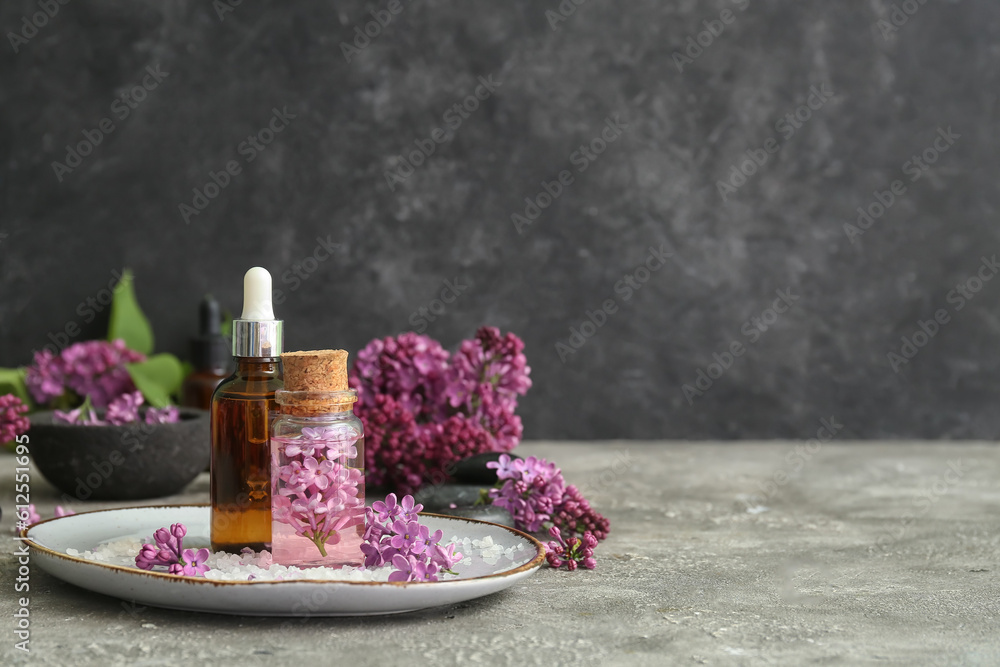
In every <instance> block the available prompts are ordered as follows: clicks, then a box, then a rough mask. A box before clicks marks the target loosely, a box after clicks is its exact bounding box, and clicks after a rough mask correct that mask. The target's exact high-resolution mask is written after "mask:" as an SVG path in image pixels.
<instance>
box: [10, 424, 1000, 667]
mask: <svg viewBox="0 0 1000 667" xmlns="http://www.w3.org/2000/svg"><path fill="white" fill-rule="evenodd" d="M522 448H523V450H524V452H523V453H524V454H526V455H527V454H533V455H536V456H544V457H546V458H549V459H551V460H554V461H557V462H558V463H559V464H560V465H561V466H562V468H563V470H564V472H565V473H566V476H567V478H568V479H569V480H570V481H571V482H573V483H576V484H578V485H579V486H580V487H581V488H585V489H587V494H588V496H589V497H590V498H591V500H592V501H593V503H594V505H595V506H596V507H597V508H599V509H600V511H601V512H603V513H605V514H606V515H607V516H608V517H609V518H610V519H611V524H612V529H611V535H610V537H609V538H608V540H607V541H606V542H604V543H602V544H601V545H600V546H599V547H598V549H597V557H598V569H597V570H595V571H593V572H574V573H567V572H565V571H558V572H557V571H553V570H551V569H543V570H542V571H540V572H538V573H537V574H536V575H534V576H533V577H531V578H529V579H528V580H526V581H525V582H524V583H523V584H521V585H519V586H516V587H514V588H512V589H510V590H508V591H506V592H503V593H499V594H497V595H494V596H491V597H487V598H483V599H479V600H475V601H471V602H468V603H464V604H460V605H456V606H451V607H443V608H438V609H430V610H427V611H422V612H416V613H410V614H405V615H401V616H395V617H384V618H347V619H318V618H317V619H309V620H304V621H301V622H296V623H293V624H292V626H291V628H290V629H289V628H288V627H286V625H285V623H284V621H282V620H281V619H268V618H251V617H226V616H211V615H203V614H195V613H186V612H176V611H169V610H162V609H154V608H144V607H136V606H134V605H130V604H129V603H128V602H127V601H125V602H122V601H120V600H116V599H112V598H108V597H104V596H100V595H95V594H93V593H89V592H86V591H83V590H80V589H77V588H74V587H73V586H70V585H68V584H64V583H62V582H60V581H59V580H56V579H54V578H52V577H50V576H48V575H46V574H45V573H43V572H41V571H39V570H38V569H37V568H34V567H33V568H32V569H31V574H30V582H29V583H30V587H31V588H30V591H28V592H27V593H23V595H25V596H27V597H30V611H31V616H30V618H31V649H32V654H31V656H30V664H32V665H53V666H54V665H66V664H72V665H81V666H83V665H101V666H102V667H119V666H123V667H124V666H126V665H135V664H154V663H155V664H172V665H176V664H192V665H195V664H197V665H202V664H219V665H224V664H232V663H234V662H239V663H240V664H245V665H260V666H262V667H263V666H270V665H275V664H317V665H318V664H326V663H327V662H328V661H329V658H330V656H337V660H338V661H339V662H343V663H344V664H358V665H369V664H370V665H376V664H380V665H384V664H406V663H409V662H412V660H413V656H414V655H417V656H420V660H421V661H424V662H428V663H433V664H436V665H478V664H481V665H509V666H511V667H514V666H518V665H564V664H581V665H583V664H593V665H642V666H646V665H648V666H650V667H661V666H662V665H665V664H675V665H688V664H690V665H699V664H708V665H742V666H747V667H756V666H758V665H762V666H763V665H795V666H798V665H810V664H822V665H845V666H848V665H850V666H852V667H853V666H856V665H893V666H896V665H898V666H901V667H902V666H911V665H941V666H949V667H951V666H955V665H977V666H979V665H996V664H998V663H1000V635H998V633H997V623H998V620H997V619H998V618H1000V565H998V559H997V553H998V551H997V548H998V544H997V539H998V538H997V535H998V530H1000V528H998V522H997V517H998V516H1000V456H998V454H1000V452H998V450H997V447H996V446H995V445H992V444H985V443H923V442H895V443H885V442H882V443H855V442H845V443H836V442H828V443H825V444H822V445H819V446H818V447H817V445H816V444H815V443H813V444H811V445H806V444H804V443H795V442H773V443H759V442H753V443H746V444H742V445H732V444H720V443H669V444H666V443H652V442H621V441H619V442H602V443H588V444H582V443H540V442H532V443H526V444H525V445H523V447H522ZM13 465H14V464H13V459H12V458H11V457H0V497H2V498H5V499H7V501H6V502H9V499H10V498H12V497H13V478H14V475H13ZM31 494H32V495H31V497H32V501H33V502H35V503H37V504H38V505H39V506H40V509H41V511H42V514H43V515H44V516H51V513H52V508H53V506H54V504H55V502H56V498H57V496H56V493H55V491H54V490H53V489H52V488H51V487H49V486H48V485H47V484H46V483H45V482H44V481H43V480H41V479H40V478H39V477H37V476H33V477H32V482H31ZM207 499H208V478H207V476H202V477H200V478H199V479H197V480H196V481H195V482H194V483H193V484H192V485H191V486H190V487H188V489H187V490H186V492H185V493H184V494H183V495H180V496H177V497H176V498H173V499H172V500H173V501H176V502H205V501H207ZM123 505H124V503H105V502H101V503H90V504H78V505H76V506H74V508H75V509H77V510H81V509H88V508H97V507H112V506H115V507H120V506H123ZM8 507H9V506H8ZM10 526H11V517H10V512H4V517H3V521H2V523H0V530H3V531H8V530H9V529H10ZM15 546H16V544H15V542H14V541H13V540H3V541H0V578H2V579H3V580H4V581H6V582H8V585H9V586H11V587H12V586H13V584H12V582H13V580H14V577H15V570H16V567H17V563H16V559H15V557H14V556H13V555H12V551H13V549H14V548H15ZM16 597H18V595H15V594H11V593H8V594H6V595H3V596H0V617H2V618H4V619H6V620H5V621H4V622H5V623H7V624H8V625H7V627H8V628H11V627H12V621H11V619H12V618H13V613H14V609H15V598H16ZM12 637H13V635H12V634H11V633H10V632H8V639H7V641H5V642H4V643H3V644H2V645H0V663H2V664H5V665H6V664H18V665H19V664H29V662H28V660H27V659H26V656H23V655H18V653H17V652H15V651H14V650H13V639H12Z"/></svg>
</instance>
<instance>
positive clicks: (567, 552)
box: [545, 526, 597, 571]
mask: <svg viewBox="0 0 1000 667" xmlns="http://www.w3.org/2000/svg"><path fill="white" fill-rule="evenodd" d="M549 535H551V536H552V537H554V538H555V540H552V541H550V542H549V543H548V544H547V545H546V553H545V560H547V561H548V563H549V565H551V566H552V567H554V568H560V567H562V566H563V565H565V566H566V569H567V570H570V571H573V570H575V569H576V568H577V567H578V566H580V565H582V566H583V567H585V568H586V569H588V570H593V569H594V568H595V567H597V561H596V560H595V559H594V547H596V546H597V538H596V537H594V535H593V534H591V533H590V531H587V532H585V533H584V534H583V537H571V538H569V539H568V540H566V539H563V536H562V533H561V532H560V530H559V528H558V527H556V526H552V527H551V528H550V529H549Z"/></svg>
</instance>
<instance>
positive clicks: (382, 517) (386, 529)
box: [361, 493, 462, 581]
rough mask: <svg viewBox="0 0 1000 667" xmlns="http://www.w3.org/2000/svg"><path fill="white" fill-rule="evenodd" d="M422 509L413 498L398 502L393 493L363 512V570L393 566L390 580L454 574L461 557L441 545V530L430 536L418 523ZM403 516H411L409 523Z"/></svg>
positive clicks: (422, 578)
mask: <svg viewBox="0 0 1000 667" xmlns="http://www.w3.org/2000/svg"><path fill="white" fill-rule="evenodd" d="M422 509H423V506H422V505H420V504H418V503H415V502H414V501H413V497H412V496H404V497H403V499H402V501H399V502H397V500H396V494H394V493H390V494H389V495H388V496H386V499H385V500H384V501H379V500H377V501H375V502H374V503H372V507H369V508H366V509H365V534H364V543H363V544H362V545H361V551H362V553H364V555H365V567H368V568H371V567H382V566H383V565H386V564H392V566H393V567H394V568H395V571H394V572H393V573H392V574H390V575H389V581H437V580H438V574H439V573H442V572H446V573H448V574H455V573H454V572H453V571H452V569H451V568H452V566H454V565H455V564H456V563H458V562H459V561H460V560H462V554H460V553H459V554H456V553H455V545H454V544H448V545H446V546H443V545H441V543H440V542H441V538H442V537H443V536H444V533H443V532H442V531H440V530H436V531H434V533H433V534H432V533H431V532H430V529H429V528H428V527H427V526H424V525H422V524H421V523H420V522H419V521H418V520H417V513H418V512H419V511H420V510H422ZM405 513H412V520H407V519H406V518H404V514H405Z"/></svg>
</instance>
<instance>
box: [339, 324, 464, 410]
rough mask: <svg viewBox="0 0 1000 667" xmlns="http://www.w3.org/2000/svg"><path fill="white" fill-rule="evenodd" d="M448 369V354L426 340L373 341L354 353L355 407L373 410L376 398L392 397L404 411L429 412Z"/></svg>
mask: <svg viewBox="0 0 1000 667" xmlns="http://www.w3.org/2000/svg"><path fill="white" fill-rule="evenodd" d="M447 368H448V352H447V351H446V350H445V349H444V348H442V347H441V344H440V343H438V342H437V341H436V340H434V339H433V338H431V337H429V336H421V335H419V334H415V333H403V334H400V335H399V336H396V337H394V338H393V337H388V338H383V339H375V340H373V341H372V342H370V343H369V344H368V345H366V346H365V348H364V349H363V350H361V351H360V352H358V356H357V359H356V360H355V362H354V369H353V374H352V378H351V379H352V382H351V387H352V388H353V389H356V390H357V392H358V405H359V406H362V407H368V408H371V407H374V405H375V403H374V400H375V396H376V395H377V394H387V395H391V396H393V397H394V398H395V399H396V400H397V401H398V402H399V404H400V405H401V407H402V408H403V409H404V410H407V411H409V412H411V413H413V414H420V413H421V412H422V411H424V410H425V409H428V410H433V408H434V406H435V405H436V402H437V394H438V393H439V391H440V385H441V383H442V381H443V380H444V375H445V372H446V370H447Z"/></svg>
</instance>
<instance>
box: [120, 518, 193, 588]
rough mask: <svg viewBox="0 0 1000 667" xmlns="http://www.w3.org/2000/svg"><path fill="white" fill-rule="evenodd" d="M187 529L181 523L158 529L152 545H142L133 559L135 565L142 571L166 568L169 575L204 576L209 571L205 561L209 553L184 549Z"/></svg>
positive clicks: (154, 534)
mask: <svg viewBox="0 0 1000 667" xmlns="http://www.w3.org/2000/svg"><path fill="white" fill-rule="evenodd" d="M185 535H187V528H186V527H185V526H184V524H182V523H175V524H171V526H170V528H169V529H168V528H160V529H158V530H157V531H156V532H154V533H153V540H154V541H155V542H156V544H155V545H153V544H143V545H142V549H140V550H139V554H138V555H137V556H136V557H135V564H136V566H137V567H139V568H140V569H143V570H152V569H153V568H155V567H158V566H159V567H162V566H166V567H167V571H168V572H169V573H170V574H181V575H185V576H188V577H198V576H202V575H204V574H205V573H206V572H208V570H209V569H210V568H209V567H208V565H207V564H206V563H205V561H206V560H207V559H208V557H209V555H210V553H209V551H208V549H199V550H198V551H195V550H194V549H185V548H184V536H185Z"/></svg>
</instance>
